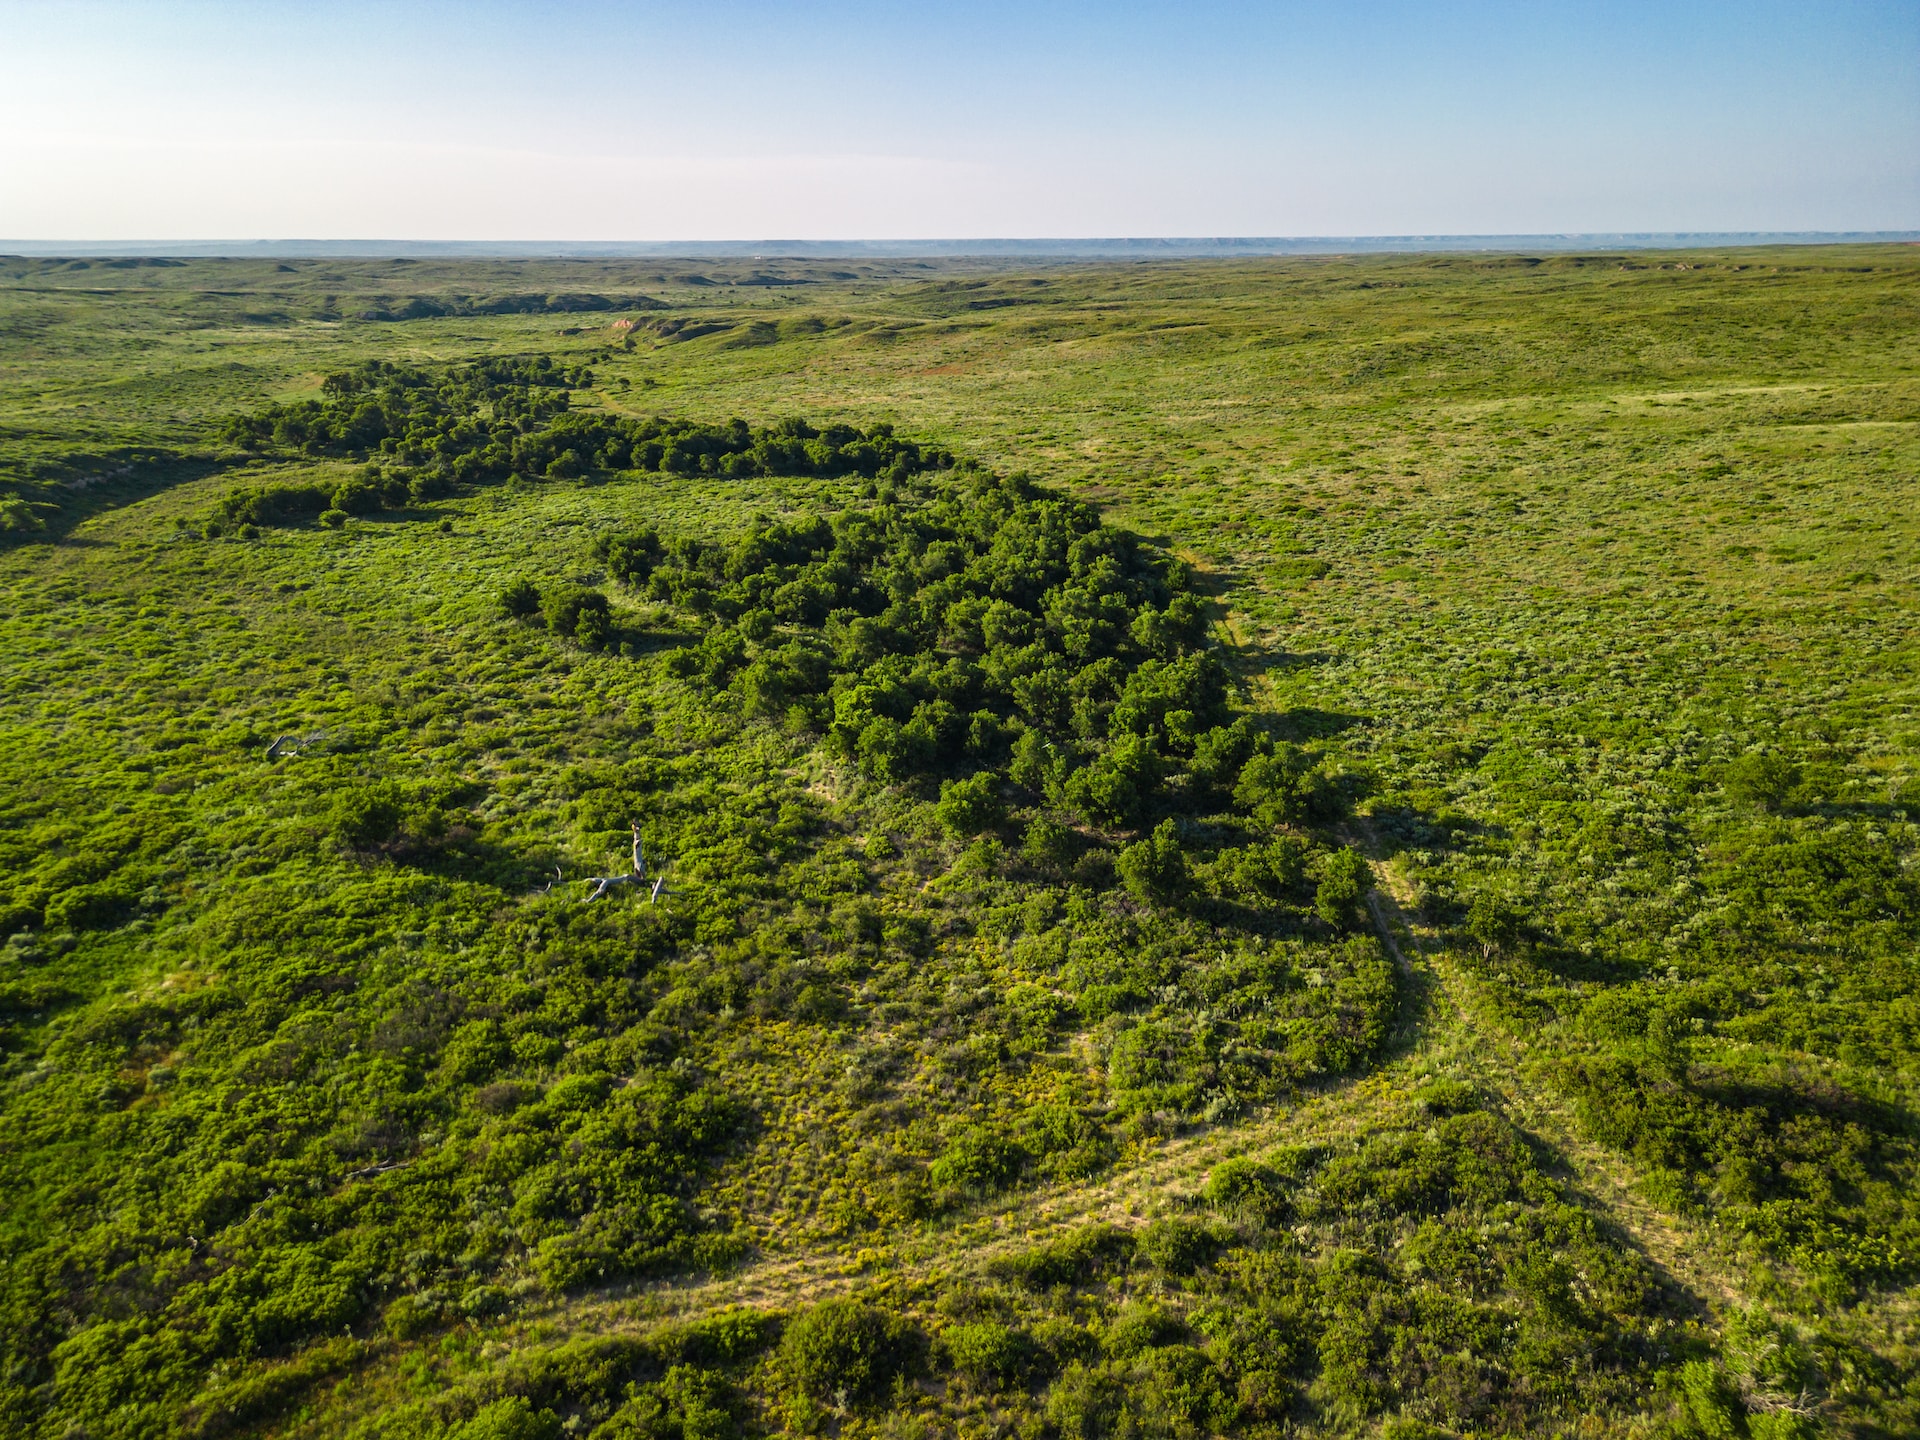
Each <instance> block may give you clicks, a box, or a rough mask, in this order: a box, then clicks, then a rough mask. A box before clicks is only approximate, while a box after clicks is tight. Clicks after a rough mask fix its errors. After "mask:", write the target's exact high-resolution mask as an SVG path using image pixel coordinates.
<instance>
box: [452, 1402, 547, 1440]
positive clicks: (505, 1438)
mask: <svg viewBox="0 0 1920 1440" xmlns="http://www.w3.org/2000/svg"><path fill="white" fill-rule="evenodd" d="M561 1434H562V1431H561V1428H560V1417H559V1416H557V1415H555V1414H554V1413H553V1411H551V1410H536V1409H535V1408H534V1407H533V1402H532V1401H531V1400H529V1399H527V1398H526V1396H524V1395H510V1396H508V1397H507V1398H506V1399H504V1400H496V1401H494V1402H493V1403H492V1404H491V1405H489V1406H487V1407H486V1408H485V1409H484V1410H482V1411H480V1413H479V1414H477V1415H475V1416H474V1417H473V1418H472V1419H471V1420H469V1421H467V1422H466V1423H465V1424H464V1425H457V1426H455V1427H454V1428H453V1429H452V1430H451V1431H449V1432H448V1435H447V1440H560V1436H561Z"/></svg>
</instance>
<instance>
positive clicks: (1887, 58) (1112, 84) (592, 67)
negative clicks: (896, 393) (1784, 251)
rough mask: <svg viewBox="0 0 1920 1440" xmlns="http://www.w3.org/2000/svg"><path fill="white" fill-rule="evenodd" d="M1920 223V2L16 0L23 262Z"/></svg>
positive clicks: (13, 151)
mask: <svg viewBox="0 0 1920 1440" xmlns="http://www.w3.org/2000/svg"><path fill="white" fill-rule="evenodd" d="M1816 229H1817V230H1835V229H1846V230H1878V229H1920V0H1877V3H1870V0H1860V3H1847V0H1828V3H1772V0H1741V3H1737V4H1736V3H1719V0H1713V3H1707V0H1699V3H1687V0H1661V3H1613V0H1592V3H1581V4H1562V3H1555V0H1532V3H1527V4H1503V3H1473V0H1458V3H1450V4H1439V3H1435V4H1386V3H1383V4H1370V3H1367V0H1348V3H1339V4H1333V3H1328V4H1310V3H1300V4H1295V3H1272V4H1264V5H1257V4H1227V3H1218V4H1213V3H1204V0H1187V3H1183V4H1161V3H1152V4H1133V5H1125V4H1108V5H1078V4H1060V3H1049V0H1022V3H1000V0H991V3H954V0H948V3H946V4H931V3H929V4H915V5H908V4H883V3H857V0H848V3H839V0H811V3H810V0H790V3H787V4H778V5H776V4H771V3H753V0H704V3H679V0H674V3H658V4H655V3H614V0H600V3H573V0H544V3H534V0H492V3H470V4H459V5H456V4H443V3H406V0H388V3H384V4H362V3H356V0H330V3H326V4H319V3H296V0H279V3H275V0H250V3H223V0H196V3H176V0H145V3H124V0H122V3H87V0H81V3H42V0H0V237H5V238H14V239H36V238H82V237H84V238H94V239H117V238H160V237H166V238H195V237H221V238H235V237H276V238H278V237H300V238H337V237H394V238H401V237H404V238H417V239H488V240H509V239H561V238H564V239H579V240H618V239H626V240H675V239H728V238H771V237H782V238H793V239H806V238H845V237H872V238H911V237H934V236H953V237H977V236H1117V235H1374V234H1396V235H1398V234H1443V233H1444V234H1462V233H1480V234H1485V233H1514V232H1546V231H1594V230H1608V231H1618V230H1661V231H1668V230H1816Z"/></svg>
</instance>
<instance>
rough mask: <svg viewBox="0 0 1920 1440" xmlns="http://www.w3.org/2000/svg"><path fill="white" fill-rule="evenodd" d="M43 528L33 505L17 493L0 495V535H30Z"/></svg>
mask: <svg viewBox="0 0 1920 1440" xmlns="http://www.w3.org/2000/svg"><path fill="white" fill-rule="evenodd" d="M45 528H46V522H45V521H43V520H42V519H41V518H40V517H39V516H38V515H37V514H35V513H34V509H33V506H32V505H30V504H28V503H27V502H26V501H25V500H22V499H21V498H20V497H19V496H18V495H5V496H0V535H31V534H33V533H34V532H36V531H38V530H43V529H45Z"/></svg>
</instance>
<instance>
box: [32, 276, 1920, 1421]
mask: <svg viewBox="0 0 1920 1440" xmlns="http://www.w3.org/2000/svg"><path fill="white" fill-rule="evenodd" d="M1917 580H1920V249H1916V248H1914V247H1912V246H1875V247H1864V246H1863V247H1851V246H1828V247H1808V248H1800V249H1771V248H1741V249H1728V250H1725V251H1715V252H1686V253H1677V252H1635V253H1628V254H1583V255H1566V254H1558V255H1547V256H1525V255H1510V256H1467V255H1410V256H1373V257H1365V258H1357V259H1347V258H1330V259H1292V260H1285V261H1265V260H1235V261H1220V262H1212V261H1182V262H1155V263H1127V264H1119V263H1115V264H1050V265H1045V266H1034V267H1021V266H1018V265H1015V264H1012V263H996V264H989V263H985V262H972V261H962V260H954V261H931V262H924V263H923V262H886V263H868V262H848V263H845V264H834V263H828V262H815V261H807V262H799V261H787V260H781V259H779V258H776V257H768V258H767V259H765V260H763V261H755V262H752V263H745V262H714V263H711V264H708V263H696V262H657V261H645V262H640V261H635V262H624V261H604V262H591V263H589V262H567V261H525V262H520V261H495V262H479V261H459V262H451V261H448V262H441V261H428V260H422V261H416V262H403V261H393V262H375V261H354V260H324V261H320V260H316V261H304V260H302V261H284V262H282V261H274V260H244V259H242V260H225V261H207V260H183V261H133V260H124V261H123V260H93V261H84V260H75V261H64V260H52V261H48V260H23V259H0V597H4V603H3V604H0V941H3V943H4V950H3V951H0V1046H3V1047H4V1058H3V1059H0V1250H4V1255H5V1264H4V1270H3V1272H0V1273H3V1274H4V1279H0V1287H3V1288H0V1305H4V1311H3V1312H0V1348H4V1351H5V1367H4V1369H3V1370H0V1430H4V1431H5V1432H6V1433H8V1434H19V1435H23V1436H29V1435H31V1436H46V1437H49V1440H52V1437H74V1440H77V1437H81V1436H86V1437H91V1440H109V1437H113V1440H119V1437H127V1440H134V1437H147V1436H154V1435H180V1436H211V1435H216V1434H263V1435H269V1434H270V1435H284V1436H289V1437H292V1436H301V1437H306V1436H313V1437H319V1436H332V1435H341V1434H350V1435H357V1436H365V1437H387V1436H391V1437H396V1440H398V1437H414V1436H423V1437H424V1436H437V1435H443V1434H446V1435H458V1436H461V1437H465V1440H482V1437H535V1436H539V1437H549V1440H551V1437H555V1436H558V1435H560V1434H562V1433H565V1434H570V1435H581V1436H586V1435H593V1436H596V1437H599V1440H627V1437H642V1436H645V1437H684V1440H696V1437H699V1440H709V1437H719V1436H729V1435H734V1434H745V1435H752V1434H763V1433H771V1432H779V1431H783V1430H784V1431H790V1432H795V1433H818V1434H840V1435H846V1436H861V1435H875V1436H878V1435H890V1436H907V1435H936V1434H963V1435H977V1436H983V1437H984V1436H990V1435H991V1436H1004V1435H1014V1434H1018V1435H1022V1436H1028V1435H1031V1436H1041V1435H1047V1436H1058V1437H1076V1440H1078V1437H1087V1440H1091V1437H1096V1436H1160V1435H1166V1436H1199V1435H1216V1434H1218V1435H1236V1436H1237V1435H1245V1436H1281V1435H1309V1436H1317V1435H1329V1436H1332V1435H1385V1436H1393V1437H1398V1440H1415V1437H1429V1436H1449V1435H1480V1434H1541V1435H1546V1434H1556V1435H1581V1436H1602V1435H1623V1436H1625V1435H1649V1436H1651V1435H1672V1436H1689V1435H1700V1436H1715V1437H1718V1436H1737V1435H1751V1436H1755V1437H1777V1440H1779V1437H1798V1436H1813V1435H1824V1434H1837V1435H1859V1436H1895V1435H1911V1434H1914V1433H1916V1431H1920V1355H1917V1354H1916V1345H1917V1344H1920V1333H1916V1325H1917V1324H1920V1321H1916V1316H1915V1310H1914V1304H1913V1295H1914V1290H1913V1286H1914V1284H1915V1281H1916V1279H1920V1128H1916V1105H1917V1104H1920V714H1917V713H1916V703H1917V702H1920V630H1917V628H1916V624H1917V622H1920V586H1917V585H1916V581H1917ZM598 881H604V882H605V883H603V884H599V885H598V890H599V892H600V893H599V894H598V895H597V897H596V898H591V899H589V896H590V895H592V894H593V893H594V891H595V882H598ZM656 882H663V883H658V884H656Z"/></svg>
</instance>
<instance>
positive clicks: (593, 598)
mask: <svg viewBox="0 0 1920 1440" xmlns="http://www.w3.org/2000/svg"><path fill="white" fill-rule="evenodd" d="M540 613H541V615H542V616H544V617H545V619H546V622H547V628H548V629H549V630H551V631H553V633H554V634H556V635H566V636H575V637H577V636H579V635H580V633H581V630H580V626H581V617H582V616H583V615H588V614H591V615H595V616H597V617H598V619H597V620H590V621H588V622H587V625H588V628H589V632H590V633H591V632H592V630H593V627H594V626H596V625H598V624H606V625H608V626H611V623H612V619H613V607H612V605H611V604H610V603H609V602H608V600H607V597H606V596H605V595H603V594H602V593H601V592H600V591H598V590H591V589H587V588H585V587H583V586H578V585H557V586H555V587H554V588H553V589H551V590H549V591H547V592H546V594H544V595H543V596H542V597H541V599H540Z"/></svg>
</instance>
